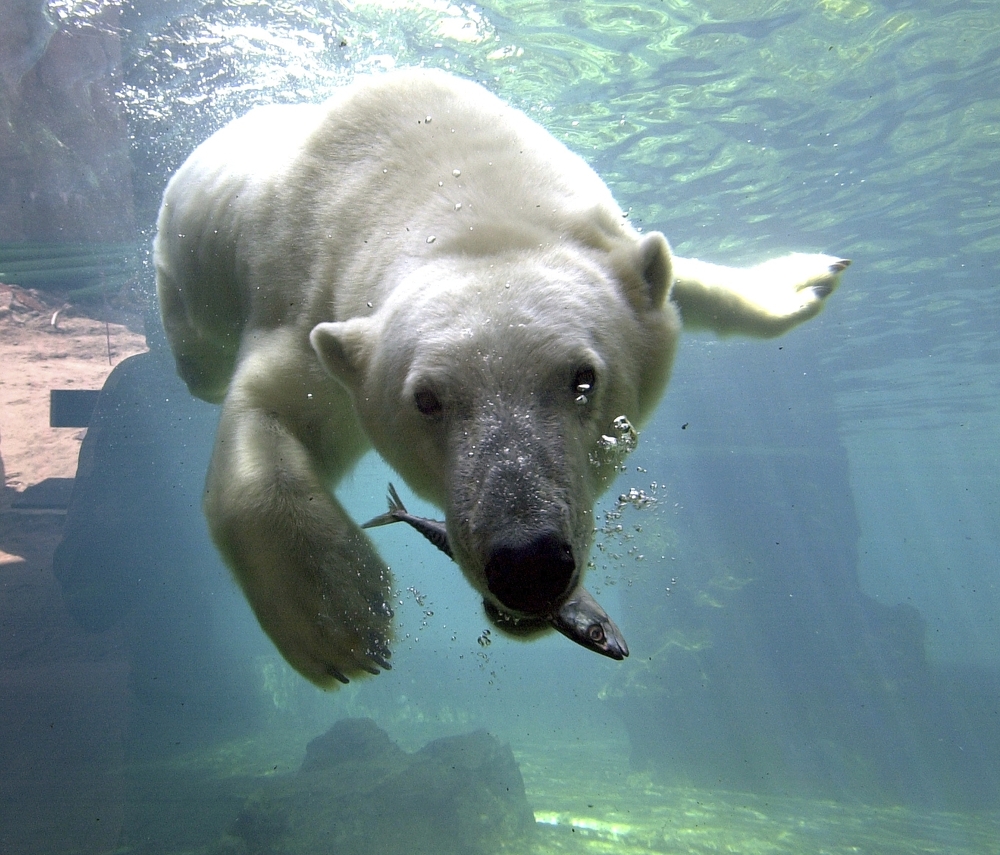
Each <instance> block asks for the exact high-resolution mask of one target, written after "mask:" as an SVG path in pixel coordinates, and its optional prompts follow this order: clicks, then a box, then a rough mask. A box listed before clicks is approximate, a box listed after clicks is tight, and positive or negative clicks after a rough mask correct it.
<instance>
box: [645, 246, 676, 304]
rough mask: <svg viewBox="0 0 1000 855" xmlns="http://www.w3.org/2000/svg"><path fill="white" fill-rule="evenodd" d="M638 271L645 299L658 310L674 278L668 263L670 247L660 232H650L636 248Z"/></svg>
mask: <svg viewBox="0 0 1000 855" xmlns="http://www.w3.org/2000/svg"><path fill="white" fill-rule="evenodd" d="M638 254H639V259H638V260H639V270H640V272H641V274H642V281H643V282H644V283H645V285H646V294H647V299H648V300H649V303H650V305H651V306H654V307H656V308H659V307H660V306H662V305H663V301H664V300H665V299H666V297H667V292H668V291H669V290H670V283H671V281H672V280H673V277H674V271H673V267H672V265H671V263H670V246H669V244H668V243H667V239H666V238H665V237H664V236H663V234H662V233H660V232H650V233H649V234H648V235H646V236H645V237H644V238H643V239H642V240H641V241H639V246H638Z"/></svg>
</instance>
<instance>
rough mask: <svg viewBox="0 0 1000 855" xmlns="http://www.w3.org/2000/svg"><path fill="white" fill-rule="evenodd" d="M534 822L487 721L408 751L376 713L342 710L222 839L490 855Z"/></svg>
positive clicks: (271, 848)
mask: <svg viewBox="0 0 1000 855" xmlns="http://www.w3.org/2000/svg"><path fill="white" fill-rule="evenodd" d="M533 829H534V815H533V814H532V812H531V809H530V808H529V806H528V803H527V798H526V796H525V792H524V781H523V779H522V778H521V772H520V770H519V768H518V766H517V762H516V761H515V759H514V755H513V754H512V752H511V750H510V747H509V746H507V745H502V744H501V743H500V742H499V741H498V740H497V739H496V738H495V737H493V736H490V735H489V734H488V733H487V732H486V731H485V730H478V731H475V732H473V733H470V734H466V735H464V736H454V737H447V738H444V739H437V740H435V741H433V742H430V743H428V744H427V745H425V746H424V747H423V748H422V749H421V750H420V751H418V752H416V753H414V754H407V753H406V752H405V751H403V750H401V749H400V748H399V747H398V746H396V745H395V744H394V743H393V742H392V741H391V740H390V739H389V736H388V735H387V734H386V733H385V732H384V731H382V730H381V729H380V728H378V726H377V725H376V724H375V723H374V722H372V721H370V720H367V719H346V720H343V721H340V722H337V723H336V724H335V725H334V726H333V727H332V728H331V729H330V730H329V731H328V732H327V733H325V734H323V735H322V736H320V737H317V738H316V739H314V740H313V741H312V742H311V743H310V744H309V746H308V748H307V750H306V758H305V760H304V761H303V763H302V767H301V768H300V770H299V771H298V773H296V774H295V775H289V776H287V777H285V778H283V779H278V780H272V781H269V782H268V783H267V785H266V786H265V787H264V788H263V789H262V790H261V791H259V792H257V793H255V794H254V795H253V796H251V797H250V798H249V799H248V800H247V802H246V803H245V804H244V806H243V809H242V810H241V812H240V814H239V817H238V818H237V820H236V822H235V823H234V824H233V826H232V827H231V828H230V832H229V836H228V837H227V840H230V841H231V840H232V839H233V838H235V839H237V840H238V841H239V843H240V845H239V849H240V850H241V851H246V852H251V853H261V855H267V853H280V852H295V853H316V854H317V855H318V854H319V853H330V852H336V853H337V855H370V853H379V855H479V853H482V855H487V853H490V855H492V853H497V852H501V851H518V849H519V848H520V847H521V846H523V845H524V844H525V843H526V842H527V840H528V838H529V836H530V834H531V833H532V831H533Z"/></svg>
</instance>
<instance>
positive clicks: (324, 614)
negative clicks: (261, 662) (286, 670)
mask: <svg viewBox="0 0 1000 855" xmlns="http://www.w3.org/2000/svg"><path fill="white" fill-rule="evenodd" d="M349 540H350V541H353V542H352V543H349V544H348V545H347V548H344V546H345V544H343V543H341V544H340V546H341V548H339V549H336V548H328V549H327V550H325V558H324V559H323V560H322V561H320V562H319V563H316V562H315V560H314V556H315V555H317V554H323V553H324V550H321V549H313V550H308V551H303V552H302V553H299V554H296V553H295V552H294V551H290V552H289V554H288V555H286V556H284V560H282V561H281V562H280V566H278V565H277V564H275V565H270V564H266V565H262V564H261V563H259V562H258V563H257V566H255V567H253V568H252V569H251V568H250V566H249V562H240V561H234V562H233V569H234V570H235V571H236V575H237V577H238V578H239V580H240V582H241V584H242V586H243V590H244V592H245V593H246V595H247V599H248V600H249V601H250V604H251V606H253V610H254V612H255V613H256V615H257V619H258V620H259V621H260V625H261V627H262V628H263V629H264V631H265V632H266V633H267V634H268V635H269V636H270V637H271V640H272V641H273V642H274V643H275V645H276V646H277V648H278V650H280V651H281V654H282V656H284V657H285V659H286V660H287V661H288V664H289V665H291V666H292V667H293V668H294V669H295V670H296V671H298V672H299V673H300V674H302V676H304V677H306V678H307V679H309V680H311V681H312V682H313V683H315V684H316V685H317V686H320V687H322V688H331V687H332V686H334V685H335V684H336V683H338V682H339V683H346V682H348V680H349V679H350V678H352V677H357V676H363V675H364V674H378V673H379V672H380V671H381V670H389V669H390V668H391V666H390V664H389V658H390V657H391V655H392V654H391V652H390V650H389V641H390V639H391V637H392V618H393V612H392V608H391V606H390V605H389V596H390V591H391V586H392V577H391V574H390V572H389V568H388V567H386V566H385V564H383V563H382V561H381V560H380V559H379V558H378V556H377V554H376V553H375V551H374V549H373V548H371V546H370V545H368V543H367V538H364V536H363V535H361V534H360V533H358V535H357V536H356V537H354V538H349ZM256 556H257V558H258V559H260V558H261V557H262V553H261V552H260V551H259V550H258V551H257V552H256Z"/></svg>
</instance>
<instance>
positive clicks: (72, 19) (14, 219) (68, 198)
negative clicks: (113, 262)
mask: <svg viewBox="0 0 1000 855" xmlns="http://www.w3.org/2000/svg"><path fill="white" fill-rule="evenodd" d="M81 5H83V4H81ZM49 6H50V4H49V3H47V2H45V0H0V22H2V25H0V173H2V175H3V183H2V186H0V235H2V236H3V239H4V240H8V241H10V240H30V241H65V242H69V241H92V240H99V241H116V240H119V241H120V240H130V239H132V238H133V237H134V232H135V221H134V213H133V210H134V209H133V203H132V167H131V163H130V161H129V155H128V132H127V130H126V126H125V117H124V115H123V112H122V108H121V105H120V102H119V99H118V97H117V93H118V89H119V87H120V85H121V63H122V56H121V44H120V36H119V33H118V29H117V20H118V15H119V12H120V10H119V7H118V6H116V5H114V4H110V3H109V4H104V5H103V6H102V7H101V8H100V9H99V11H95V10H93V9H87V8H81V9H79V10H77V11H75V12H73V13H66V14H64V13H65V12H66V10H62V13H60V14H61V19H57V18H56V16H55V15H53V13H52V11H51V10H50V9H49Z"/></svg>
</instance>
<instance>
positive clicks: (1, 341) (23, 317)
mask: <svg viewBox="0 0 1000 855" xmlns="http://www.w3.org/2000/svg"><path fill="white" fill-rule="evenodd" d="M62 305H63V304H62V303H61V302H59V301H53V300H51V298H48V297H47V296H46V295H42V294H38V293H35V292H25V291H22V290H21V289H18V288H12V287H11V286H5V285H0V461H2V463H0V473H2V474H3V475H4V486H5V489H4V492H3V496H2V498H0V511H3V510H6V509H8V508H9V507H10V502H11V500H12V499H13V498H16V496H15V495H13V493H15V491H16V492H20V491H23V490H24V489H25V487H28V486H30V485H32V484H37V483H38V482H40V481H42V480H44V479H45V478H54V477H61V478H72V477H73V476H74V475H75V473H76V461H77V456H78V455H79V453H80V442H81V440H82V439H83V435H84V431H83V430H82V429H80V428H52V427H49V391H50V390H51V389H100V388H101V387H102V386H103V385H104V381H105V379H106V378H107V376H108V374H110V373H111V369H112V368H113V367H114V366H115V365H117V364H118V363H119V362H121V361H122V360H123V359H125V358H126V357H127V356H131V355H133V354H135V353H141V352H143V351H144V350H146V342H145V339H144V337H143V336H142V335H141V334H139V333H136V332H133V331H131V330H129V329H127V328H126V327H124V326H122V325H121V324H116V323H105V322H104V321H102V320H96V319H94V318H91V317H86V316H84V315H83V314H81V313H80V311H79V310H76V309H73V308H69V309H65V310H63V311H60V312H59V315H58V316H57V318H56V323H55V324H54V325H53V323H52V315H53V314H54V313H55V312H56V311H57V310H58V309H60V307H61V306H62ZM2 561H3V558H2V557H0V562H2Z"/></svg>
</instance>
